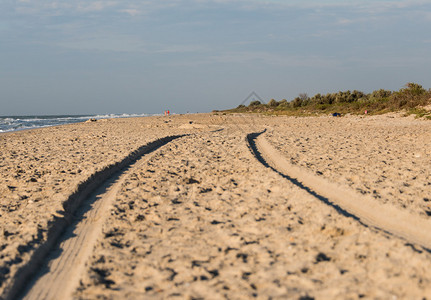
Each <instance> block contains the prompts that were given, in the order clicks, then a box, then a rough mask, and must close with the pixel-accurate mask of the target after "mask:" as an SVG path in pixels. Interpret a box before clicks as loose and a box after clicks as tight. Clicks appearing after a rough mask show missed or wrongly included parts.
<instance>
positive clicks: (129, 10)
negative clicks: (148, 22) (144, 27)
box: [120, 8, 141, 17]
mask: <svg viewBox="0 0 431 300" xmlns="http://www.w3.org/2000/svg"><path fill="white" fill-rule="evenodd" d="M120 12H123V13H126V14H128V15H130V16H132V17H135V16H139V15H140V14H141V11H140V10H139V9H136V8H126V9H120Z"/></svg>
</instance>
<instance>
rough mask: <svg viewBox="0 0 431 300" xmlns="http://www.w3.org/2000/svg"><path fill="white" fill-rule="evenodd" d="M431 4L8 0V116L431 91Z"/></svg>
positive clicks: (3, 68) (4, 27) (2, 9)
mask: <svg viewBox="0 0 431 300" xmlns="http://www.w3.org/2000/svg"><path fill="white" fill-rule="evenodd" d="M430 28H431V1H419V0H418V1H415V0H399V1H379V0H374V1H347V0H344V1H336V0H334V1H324V0H320V1H317V0H310V1H307V0H302V1H293V0H292V1H289V0H287V1H276V0H273V1H270V0H266V1H264V0H261V1H258V0H248V1H243V0H157V1H155V0H142V1H132V0H107V1H93V0H85V1H83V0H73V1H71V0H61V1H60V0H58V1H53V0H38V1H33V0H18V1H11V0H2V1H1V2H0V104H1V108H0V115H22V114H87V113H160V112H162V111H163V110H165V109H170V110H171V111H172V112H178V113H184V112H187V111H189V112H207V111H211V110H213V109H225V108H230V107H236V106H237V105H238V104H240V103H241V102H242V101H243V100H244V98H245V97H247V96H248V95H249V94H250V92H252V91H255V92H257V93H258V94H259V95H260V96H261V97H263V98H264V99H265V100H269V99H271V98H275V99H277V100H281V99H284V98H285V99H288V100H290V99H293V98H294V97H296V96H297V95H298V94H299V93H308V94H309V95H314V94H316V93H327V92H336V91H339V90H349V89H350V90H353V89H357V90H361V91H364V92H371V91H373V90H375V89H380V88H384V89H389V90H398V89H400V88H402V87H403V85H405V84H406V83H407V82H416V83H419V84H422V85H423V86H424V87H425V88H430V87H431V84H430V82H431V72H430V70H431V54H430V53H431V33H430Z"/></svg>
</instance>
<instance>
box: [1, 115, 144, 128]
mask: <svg viewBox="0 0 431 300" xmlns="http://www.w3.org/2000/svg"><path fill="white" fill-rule="evenodd" d="M147 116H150V115H149V114H109V115H59V116H5V117H0V132H9V131H17V130H25V129H34V128H41V127H49V126H57V125H64V124H71V123H79V122H85V121H87V120H89V119H96V120H99V119H111V118H128V117H147Z"/></svg>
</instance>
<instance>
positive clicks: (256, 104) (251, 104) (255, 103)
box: [248, 100, 262, 107]
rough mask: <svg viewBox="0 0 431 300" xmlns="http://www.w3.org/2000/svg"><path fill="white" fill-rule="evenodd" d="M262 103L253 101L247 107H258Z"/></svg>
mask: <svg viewBox="0 0 431 300" xmlns="http://www.w3.org/2000/svg"><path fill="white" fill-rule="evenodd" d="M261 104H262V103H261V102H260V101H259V100H254V101H251V102H250V104H249V105H248V106H249V107H250V106H259V105H261Z"/></svg>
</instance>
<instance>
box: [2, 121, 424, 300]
mask: <svg viewBox="0 0 431 300" xmlns="http://www.w3.org/2000/svg"><path fill="white" fill-rule="evenodd" d="M265 129H266V131H265V132H264V133H262V134H261V136H260V137H259V138H264V139H265V141H267V142H268V144H269V145H271V146H272V147H273V148H274V149H275V151H277V155H275V152H274V155H272V156H273V157H277V161H285V162H287V163H288V164H291V165H293V166H295V167H298V168H300V170H303V171H304V172H305V173H307V172H308V173H312V174H314V176H316V177H319V178H322V180H327V181H328V182H331V183H333V184H337V186H339V187H340V190H341V191H344V190H346V191H352V193H355V195H358V196H357V197H358V198H357V199H356V198H355V199H356V200H357V201H363V202H364V203H366V201H365V200H361V199H371V200H370V201H375V203H377V204H378V205H380V206H378V207H379V208H382V209H384V208H387V211H389V212H391V211H392V210H394V211H396V212H402V213H403V214H407V218H406V220H407V221H409V220H411V221H412V224H415V222H416V220H419V221H418V222H424V223H423V224H425V225H424V226H428V225H427V224H428V223H427V222H428V221H429V220H428V217H429V213H428V211H431V209H430V208H429V207H428V204H430V203H431V201H430V200H431V199H430V197H431V178H430V173H429V168H428V166H429V162H430V156H431V152H430V150H429V149H431V147H430V146H431V145H430V143H431V142H430V141H431V138H430V135H431V130H430V129H431V122H426V121H421V120H415V119H412V118H404V117H398V116H395V117H394V116H387V115H386V116H367V117H366V118H362V117H355V116H347V117H342V118H332V117H315V118H289V117H262V116H241V115H236V116H228V115H214V114H201V115H184V116H171V117H169V118H164V117H154V118H136V119H118V120H105V121H97V122H90V123H83V124H74V125H68V126H61V127H55V128H45V129H39V130H32V131H26V132H16V133H10V134H3V135H0V147H1V152H0V153H1V154H0V155H1V156H2V157H1V160H0V162H1V163H0V169H1V177H0V189H1V194H2V198H1V203H0V204H1V212H0V214H1V229H2V232H1V234H0V250H1V252H0V255H1V256H0V257H1V258H0V283H1V287H0V291H1V293H2V294H3V296H4V297H6V296H7V295H12V293H13V291H14V287H15V288H16V287H18V286H21V287H23V286H24V285H20V284H17V282H20V281H21V279H22V278H20V277H22V276H20V274H21V273H20V270H22V269H23V268H24V267H25V266H26V265H28V264H29V262H30V261H31V260H32V259H33V260H34V258H33V257H34V254H35V253H36V252H37V250H38V249H40V248H41V246H43V245H45V244H46V241H47V239H48V240H49V239H50V237H49V234H48V231H49V230H52V227H53V226H54V227H55V226H58V224H61V223H59V222H58V220H61V219H62V218H67V216H68V215H69V210H70V207H71V206H70V205H69V204H70V202H71V201H72V200H74V199H75V198H76V197H75V198H73V197H72V198H71V195H72V194H74V193H75V194H76V193H77V191H78V194H79V192H80V191H81V189H80V187H81V186H82V185H83V183H86V182H97V184H96V185H97V186H99V185H101V184H102V183H103V182H100V183H99V182H98V180H95V178H96V179H97V178H98V177H100V176H101V174H104V173H103V170H106V169H109V167H110V166H115V164H116V163H118V162H120V161H124V160H125V158H127V157H129V156H130V154H131V153H132V152H133V151H135V150H137V149H139V148H140V147H141V146H145V145H146V144H148V143H150V142H152V141H155V140H158V139H160V138H163V137H166V136H178V135H181V137H178V138H175V139H173V140H169V141H162V142H160V143H159V144H158V145H157V147H154V148H155V149H154V150H152V151H146V152H145V151H144V152H143V153H141V154H142V155H141V154H140V155H138V157H136V159H134V160H133V162H130V163H129V162H128V161H127V163H126V165H127V168H126V169H120V170H118V172H117V173H115V174H116V175H115V176H116V177H115V180H114V179H113V183H112V184H111V185H110V186H109V187H107V188H106V189H104V190H103V191H102V192H101V194H100V195H99V196H94V197H95V199H94V201H95V202H94V204H91V205H90V208H88V209H87V212H84V213H83V215H84V217H81V218H79V216H78V218H77V220H78V221H79V222H78V224H81V225H76V226H75V227H73V228H72V229H71V230H72V232H73V234H69V237H67V238H66V239H65V240H64V241H63V242H62V244H61V246H60V249H61V251H59V253H60V254H59V255H57V256H58V257H59V259H60V262H61V263H60V264H59V265H60V266H63V263H64V266H66V267H54V266H55V263H53V262H52V261H51V262H50V263H49V265H48V267H47V269H46V270H48V271H54V270H55V269H58V270H64V272H63V273H64V274H63V273H62V275H61V276H64V277H61V276H60V275H55V276H53V279H52V280H51V279H50V280H48V282H52V283H49V284H42V285H38V284H37V281H36V283H34V284H33V289H34V290H35V291H34V292H30V293H29V296H28V298H29V299H31V298H32V297H34V296H31V295H45V296H44V297H46V298H50V297H55V296H53V295H60V294H56V293H61V292H63V293H65V294H62V297H63V296H64V297H65V298H75V299H98V298H106V299H124V298H130V299H142V298H145V299H147V298H150V299H151V298H177V299H184V298H206V299H220V298H231V299H243V298H244V299H248V298H253V297H255V298H259V299H263V298H265V299H268V298H275V299H276V298H289V299H309V298H316V299H337V298H339V299H358V298H363V297H365V298H381V299H396V298H423V297H426V296H427V295H430V294H431V288H430V283H431V272H430V271H429V270H431V255H430V252H429V251H428V250H427V249H425V248H424V247H423V246H424V245H425V246H426V241H425V240H426V239H427V237H424V238H423V242H422V240H421V239H420V238H417V236H415V235H414V234H412V235H406V236H404V237H403V236H401V237H400V235H399V234H398V232H397V231H396V230H395V228H394V227H395V226H393V225H391V224H390V223H388V222H383V221H385V218H386V219H388V218H389V219H390V215H389V217H388V216H387V214H385V213H384V212H382V217H381V219H382V220H383V221H382V222H380V223H379V222H377V223H373V222H370V223H367V222H368V219H367V218H364V219H361V217H358V216H356V215H355V214H354V213H355V211H353V212H350V213H351V215H349V214H346V213H340V210H339V209H337V207H334V205H333V203H332V202H331V201H332V200H331V196H329V198H328V199H329V203H327V202H325V201H323V200H324V199H323V198H324V197H319V195H318V194H316V193H314V194H313V192H311V193H310V190H307V184H309V183H310V182H309V181H307V180H305V181H304V182H303V185H302V186H301V185H298V184H295V182H292V181H291V180H289V179H288V178H287V177H286V176H283V175H289V174H283V172H284V171H283V172H282V170H281V167H280V166H281V164H280V163H277V161H276V162H275V163H274V166H273V168H268V167H267V166H265V165H264V164H262V162H261V161H259V160H258V159H257V158H256V156H255V155H254V153H253V152H252V151H251V149H250V144H249V140H247V135H248V134H250V133H256V132H262V131H263V130H265ZM256 145H258V150H260V151H262V152H264V149H260V148H259V147H260V146H259V145H260V144H256ZM263 156H265V155H263ZM270 156H271V155H270ZM270 159H271V157H267V160H268V161H269V160H270ZM264 163H265V162H264ZM277 168H279V169H277ZM276 171H278V172H279V173H277V172H276ZM280 173H281V174H280ZM94 174H96V176H95V175H94ZM113 176H114V175H113ZM111 177H112V176H111ZM100 181H102V180H100ZM310 184H311V183H310ZM361 197H363V198H361ZM98 199H99V200H100V201H99V200H98ZM85 201H90V200H85V199H84V200H83V202H85ZM91 201H93V200H91ZM334 201H335V200H334ZM64 203H68V205H66V207H64V206H65V205H64ZM98 203H100V205H99V204H98ZM377 204H376V205H377ZM348 209H349V208H348ZM86 213H92V214H93V215H88V216H87V215H86ZM358 219H359V220H358ZM68 220H69V219H68ZM82 220H89V222H90V223H89V224H87V225H85V224H84V223H85V222H82ZM377 221H379V220H377ZM91 222H93V223H91ZM82 224H84V225H82ZM388 224H389V225H388ZM421 224H422V223H421ZM90 225H91V226H90ZM384 226H387V228H386V227H384ZM66 227H67V226H66ZM90 227H94V228H95V229H91V230H90V229H89V228H90ZM376 227H377V228H376ZM381 227H383V228H381ZM79 228H81V229H79ZM418 231H419V228H418ZM80 232H83V234H81V233H80ZM73 235H75V236H77V237H78V239H77V241H78V242H76V243H74V242H73V243H69V244H70V245H67V244H68V241H69V242H70V241H72V240H73V239H72V236H73ZM81 235H82V239H81V240H80V238H79V237H80V236H81ZM76 245H78V246H76ZM83 245H88V246H87V247H84V246H83ZM61 247H63V248H61ZM84 248H85V249H84ZM74 251H75V252H74ZM61 253H63V254H67V253H73V254H70V255H69V257H76V259H75V260H67V259H64V260H63V262H62V260H61V259H62V258H61V256H62V255H61ZM68 264H69V265H68ZM33 269H34V270H32V272H30V273H31V274H33V273H34V274H36V272H35V270H36V269H43V266H41V267H39V266H37V267H34V268H33ZM72 271H73V272H72ZM68 272H72V273H68ZM42 273H43V272H42ZM45 273H46V272H45ZM70 274H73V276H72V275H70ZM37 276H39V275H37ZM56 278H63V279H62V280H61V281H62V282H65V283H66V284H65V288H61V289H60V290H61V291H58V292H57V291H55V290H56V289H55V288H54V287H55V286H56V283H55V280H56ZM28 279H29V280H32V278H30V277H29V278H28ZM41 280H42V279H39V281H41ZM38 286H39V287H38ZM40 286H42V287H40ZM66 290H67V293H66V292H64V291H66ZM50 291H52V292H50ZM32 293H33V294H32ZM307 297H309V298H307ZM39 298H40V297H39ZM36 299H37V297H36Z"/></svg>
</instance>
